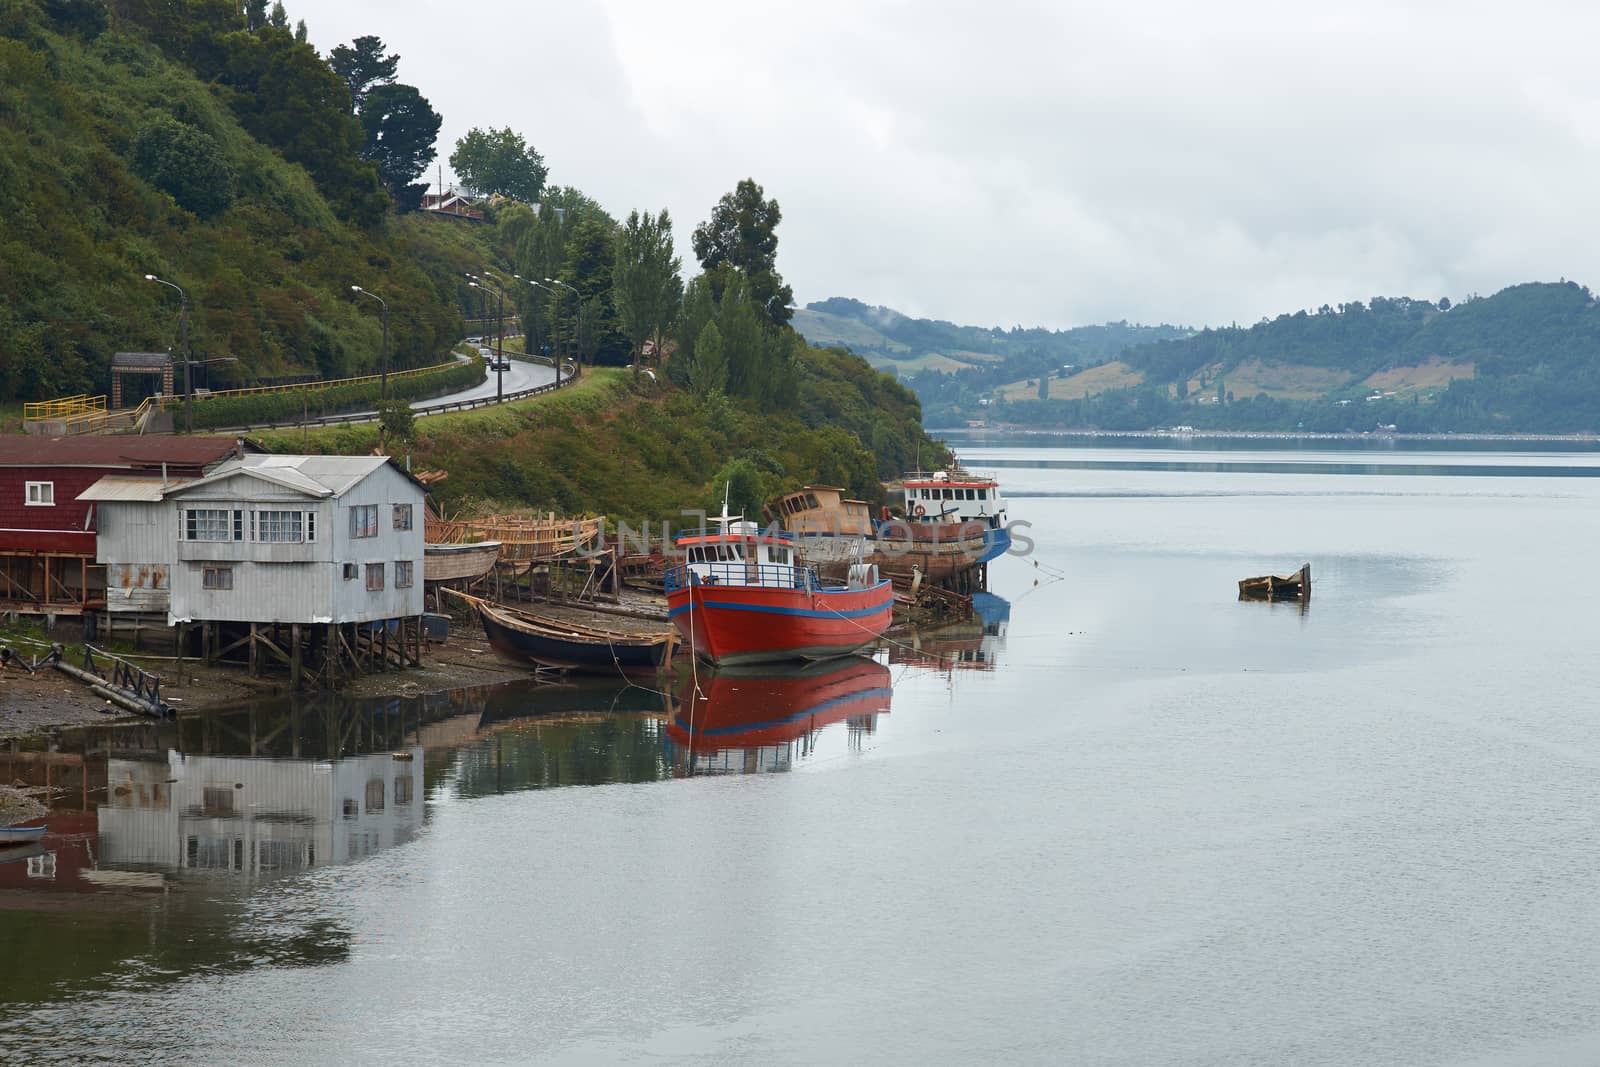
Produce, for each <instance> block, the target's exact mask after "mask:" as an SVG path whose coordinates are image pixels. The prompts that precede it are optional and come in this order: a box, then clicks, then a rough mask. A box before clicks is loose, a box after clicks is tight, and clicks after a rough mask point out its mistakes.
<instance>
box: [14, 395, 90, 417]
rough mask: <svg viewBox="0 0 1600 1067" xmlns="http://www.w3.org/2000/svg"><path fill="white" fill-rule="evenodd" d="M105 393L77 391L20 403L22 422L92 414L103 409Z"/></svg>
mask: <svg viewBox="0 0 1600 1067" xmlns="http://www.w3.org/2000/svg"><path fill="white" fill-rule="evenodd" d="M105 409H106V398H105V394H103V393H102V394H100V395H99V396H88V395H86V394H84V393H78V394H77V395H75V396H64V397H61V398H59V399H56V400H35V401H32V402H30V403H27V404H23V405H22V421H23V422H43V421H45V420H47V419H67V418H72V417H73V416H77V415H88V414H93V413H94V412H97V411H101V412H103V411H105Z"/></svg>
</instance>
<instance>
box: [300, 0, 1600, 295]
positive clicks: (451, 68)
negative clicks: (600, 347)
mask: <svg viewBox="0 0 1600 1067" xmlns="http://www.w3.org/2000/svg"><path fill="white" fill-rule="evenodd" d="M459 13H460V12H459V9H457V8H455V7H453V6H447V5H444V4H442V3H434V2H427V0H401V2H399V3H395V4H381V5H380V4H378V3H376V2H373V0H350V2H346V3H340V4H337V5H332V6H331V7H330V9H328V10H326V11H321V12H318V13H316V14H315V15H314V16H312V17H310V20H309V21H310V23H311V32H312V39H313V41H314V42H315V43H317V44H318V45H319V47H321V48H323V49H324V50H326V49H327V48H328V47H331V45H333V44H335V43H339V42H340V41H345V40H349V39H350V38H351V37H353V36H355V35H357V34H360V33H367V32H379V35H380V36H382V37H383V38H384V40H385V41H386V42H388V43H389V44H390V45H391V47H392V48H393V49H394V50H396V51H398V52H400V53H401V55H402V57H403V59H402V63H401V77H402V79H403V80H406V81H409V82H412V83H414V84H416V85H418V86H419V88H421V89H422V91H423V92H424V94H425V95H428V96H429V97H430V98H431V99H432V100H433V101H434V104H435V106H436V107H438V108H439V109H440V110H441V112H442V113H443V114H444V115H445V129H444V132H443V134H442V136H441V144H442V145H443V146H444V147H443V151H442V154H443V155H448V152H449V145H450V144H452V143H453V141H454V139H455V138H456V137H459V136H460V135H461V134H462V133H464V132H465V131H466V129H468V128H469V127H471V126H488V125H496V126H499V125H510V126H512V127H513V128H515V129H517V130H518V131H519V132H522V133H523V134H524V135H525V136H527V137H528V139H529V140H530V141H531V142H532V143H534V144H535V145H537V146H538V147H539V149H540V150H541V151H542V152H543V153H544V154H545V157H546V159H547V161H548V162H549V163H550V165H551V173H552V178H553V180H556V181H559V182H563V183H571V184H574V185H577V186H578V187H580V188H582V189H584V190H585V191H586V192H588V193H589V194H590V195H592V196H594V197H596V198H597V199H598V200H600V201H601V203H603V204H604V205H605V206H606V207H607V208H608V209H610V210H611V211H612V212H613V214H617V215H624V214H626V213H627V212H628V211H629V210H631V209H632V208H635V207H639V208H649V209H655V208H659V207H663V206H664V207H667V208H670V209H671V211H672V213H673V217H674V219H675V220H676V222H677V224H678V228H679V237H680V247H681V250H682V251H683V253H684V254H685V258H686V259H692V257H691V256H690V255H689V249H688V234H689V231H690V230H691V229H692V228H693V226H694V225H695V223H697V222H698V221H700V220H701V219H703V218H704V217H705V216H706V214H707V213H708V212H709V210H710V208H711V205H712V204H713V203H714V202H715V201H716V199H717V197H719V196H720V195H721V194H722V193H724V192H726V191H728V190H730V189H731V188H732V187H733V185H734V184H735V183H736V182H737V181H738V180H739V179H740V178H743V177H747V176H748V177H754V178H756V180H758V181H760V182H761V183H762V184H763V185H764V186H765V187H766V190H767V193H768V195H770V196H774V197H776V198H777V199H778V200H779V202H780V204H781V205H782V207H783V212H784V222H783V224H782V226H781V227H780V230H779V235H780V240H781V247H780V252H779V268H780V269H781V270H782V271H783V272H784V274H785V276H786V277H787V279H788V280H789V281H790V282H791V284H793V286H794V288H795V292H796V295H797V296H798V297H799V298H800V299H801V300H802V301H806V300H815V299H820V298H822V297H826V296H832V295H845V296H854V297H857V298H859V299H862V300H865V301H868V302H869V303H881V304H886V305H889V306H893V307H896V308H899V309H901V310H903V311H906V312H908V313H912V314H920V315H933V316H937V317H941V318H948V319H953V320H957V321H962V322H970V323H977V324H983V325H1003V326H1009V325H1013V324H1023V325H1053V326H1066V325H1072V324H1076V323H1083V322H1095V321H1103V320H1106V319H1121V318H1128V319H1135V320H1140V321H1151V322H1153V321H1169V322H1184V323H1191V324H1207V323H1223V322H1230V321H1241V322H1248V321H1253V320H1254V319H1256V318H1258V317H1260V316H1263V315H1271V314H1276V313H1277V312H1280V311H1292V310H1295V309H1297V308H1300V307H1315V306H1317V305H1320V304H1323V303H1339V302H1341V301H1346V300H1365V299H1367V298H1369V297H1371V296H1373V295H1378V294H1385V295H1410V296H1416V297H1427V298H1437V297H1440V296H1446V295H1448V296H1451V297H1453V298H1459V297H1460V296H1461V295H1463V294H1465V293H1467V292H1471V291H1479V292H1491V291H1493V290H1495V289H1498V288H1500V287H1502V286H1504V285H1508V284H1512V283H1515V282H1519V281H1524V280H1529V279H1553V278H1555V277H1558V276H1566V277H1577V278H1579V279H1580V280H1583V279H1584V278H1585V276H1587V277H1590V278H1600V271H1596V270H1595V269H1594V267H1595V265H1596V264H1595V259H1596V257H1597V256H1600V253H1597V252H1595V251H1594V250H1593V249H1594V248H1595V246H1596V242H1595V241H1594V240H1593V239H1592V236H1593V235H1592V227H1591V224H1589V223H1588V221H1587V218H1586V213H1585V212H1584V210H1583V208H1584V206H1585V204H1586V200H1587V197H1588V195H1589V191H1590V190H1592V189H1594V188H1596V187H1597V185H1600V69H1597V67H1596V65H1595V64H1593V63H1592V60H1591V59H1590V57H1589V56H1588V55H1587V54H1586V50H1587V47H1588V46H1587V42H1588V41H1592V40H1593V39H1594V36H1595V31H1596V30H1597V29H1600V25H1597V23H1600V13H1597V12H1594V11H1591V10H1589V9H1588V8H1585V7H1581V6H1576V5H1562V4H1548V5H1541V4H1534V5H1531V6H1526V5H1525V6H1523V7H1520V8H1518V9H1516V10H1515V11H1514V12H1512V11H1509V10H1508V9H1505V8H1503V7H1498V8H1495V9H1489V8H1487V7H1474V6H1472V5H1461V4H1450V5H1442V4H1441V5H1429V4H1412V5H1403V4H1402V5H1395V4H1378V3H1368V2H1359V0H1358V2H1355V3H1347V4H1342V5H1339V6H1338V7H1337V8H1336V9H1327V10H1309V9H1307V10H1300V9H1298V8H1297V6H1296V5H1285V4H1282V3H1275V4H1266V3H1238V2H1227V0H1224V2H1220V3H1216V4H1211V5H1194V4H1159V3H1130V4H1124V5H1117V6H1113V5H1103V4H1088V3H1083V4H1066V5H1061V4H1047V3H1021V2H1015V0H994V2H991V3H988V4H985V5H982V6H975V5H971V4H961V5H951V4H938V3H898V2H896V3H852V4H845V3H836V2H832V0H823V2H817V3H806V4H776V3H773V4H750V3H748V2H744V3H734V2H725V0H699V2H680V3H674V4H660V3H642V2H638V0H610V2H604V3H601V2H588V3H570V4H563V5H542V6H540V7H538V8H529V7H525V6H523V5H520V4H512V3H508V2H502V0H486V2H483V3H479V4H477V5H474V7H473V8H472V9H471V17H470V18H465V19H458V18H456V16H457V15H458V14H459ZM291 14H293V13H291Z"/></svg>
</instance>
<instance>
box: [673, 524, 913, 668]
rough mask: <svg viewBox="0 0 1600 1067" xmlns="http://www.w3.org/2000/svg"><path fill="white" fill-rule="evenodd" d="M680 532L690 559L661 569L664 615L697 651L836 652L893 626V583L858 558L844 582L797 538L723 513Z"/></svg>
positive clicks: (749, 654) (728, 654)
mask: <svg viewBox="0 0 1600 1067" xmlns="http://www.w3.org/2000/svg"><path fill="white" fill-rule="evenodd" d="M713 521H714V522H716V523H718V524H719V526H720V528H719V529H716V530H711V529H702V530H695V531H691V532H688V533H683V534H679V535H678V537H677V538H676V540H675V543H676V545H677V547H678V548H679V549H680V550H681V551H682V552H683V553H684V560H685V562H684V563H682V564H680V565H678V566H676V567H672V568H670V569H669V570H668V571H667V572H666V574H665V575H663V584H664V585H665V587H666V593H667V614H668V616H669V617H670V618H671V619H672V622H673V625H674V626H676V627H677V628H678V632H679V633H681V634H682V635H683V639H684V641H685V643H686V644H688V646H689V649H690V651H692V652H693V653H694V654H695V655H697V656H699V657H701V658H702V659H705V660H709V661H710V662H712V663H717V664H737V663H762V662H774V661H782V660H815V659H829V658H831V657H833V656H842V655H845V654H847V653H850V652H854V651H855V650H856V649H858V648H862V647H864V646H866V645H869V644H871V643H872V642H873V641H876V640H877V639H878V638H879V637H881V636H882V635H883V632H884V631H885V630H887V629H888V628H889V622H890V620H891V618H892V616H893V608H894V589H893V587H892V586H890V584H889V582H888V580H887V579H885V578H881V577H879V575H878V568H877V567H875V566H873V565H872V564H870V563H858V564H855V565H853V566H851V567H850V568H849V572H848V574H847V575H846V577H845V578H844V579H843V580H823V579H821V578H819V577H818V576H817V572H816V570H815V569H813V568H811V567H807V566H804V565H802V564H801V563H800V562H799V559H798V558H797V556H796V554H795V546H794V537H793V535H791V534H787V533H780V532H777V531H775V530H768V531H763V530H762V529H761V528H760V527H759V526H757V525H756V524H755V523H753V522H746V521H744V520H742V519H738V518H730V517H729V516H728V515H727V514H726V509H724V514H723V515H722V517H721V518H719V519H715V520H713Z"/></svg>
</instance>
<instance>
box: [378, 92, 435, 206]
mask: <svg viewBox="0 0 1600 1067" xmlns="http://www.w3.org/2000/svg"><path fill="white" fill-rule="evenodd" d="M443 121H444V120H443V119H442V118H440V117H439V113H438V112H437V111H435V110H433V107H432V106H431V105H429V103H428V101H427V100H426V99H425V98H424V97H423V95H422V94H421V93H419V92H417V90H416V89H415V88H414V87H412V86H410V85H394V84H389V85H379V86H376V87H375V88H373V89H372V91H371V92H369V93H368V94H367V96H366V99H365V100H364V101H363V103H362V106H361V125H362V127H363V128H364V129H365V130H366V133H367V143H366V146H365V147H364V148H363V149H362V151H361V155H362V157H363V158H365V159H370V160H372V161H373V162H374V163H376V164H377V165H378V177H379V178H380V179H381V180H382V181H383V184H384V185H385V186H387V187H388V189H389V192H390V194H391V195H393V196H395V197H396V199H399V198H400V197H401V196H402V194H403V192H404V190H405V189H406V188H407V186H408V185H409V184H410V183H411V182H413V181H415V180H416V178H417V177H418V175H420V174H421V173H422V172H423V171H424V170H425V169H426V168H427V166H428V164H429V163H430V162H432V160H433V145H434V141H435V140H436V139H437V138H438V136H439V126H440V124H441V123H442V122H443Z"/></svg>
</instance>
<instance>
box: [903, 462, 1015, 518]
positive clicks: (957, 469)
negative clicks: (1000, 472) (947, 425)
mask: <svg viewBox="0 0 1600 1067" xmlns="http://www.w3.org/2000/svg"><path fill="white" fill-rule="evenodd" d="M901 484H902V485H903V486H904V489H905V496H906V517H907V518H910V519H913V520H915V521H917V522H929V523H933V522H944V523H963V522H982V523H984V524H985V525H987V526H989V527H990V528H991V529H1000V528H1001V527H1003V526H1005V524H1006V502H1005V498H1004V497H1002V496H1001V495H1000V482H999V481H998V480H997V479H996V478H995V477H994V475H992V474H975V473H973V472H972V471H969V470H967V469H966V468H965V467H961V466H957V465H956V464H954V463H952V464H951V465H950V466H949V467H946V468H945V469H944V470H937V471H912V472H911V473H910V474H907V475H906V476H905V477H904V478H903V479H902V480H901Z"/></svg>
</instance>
